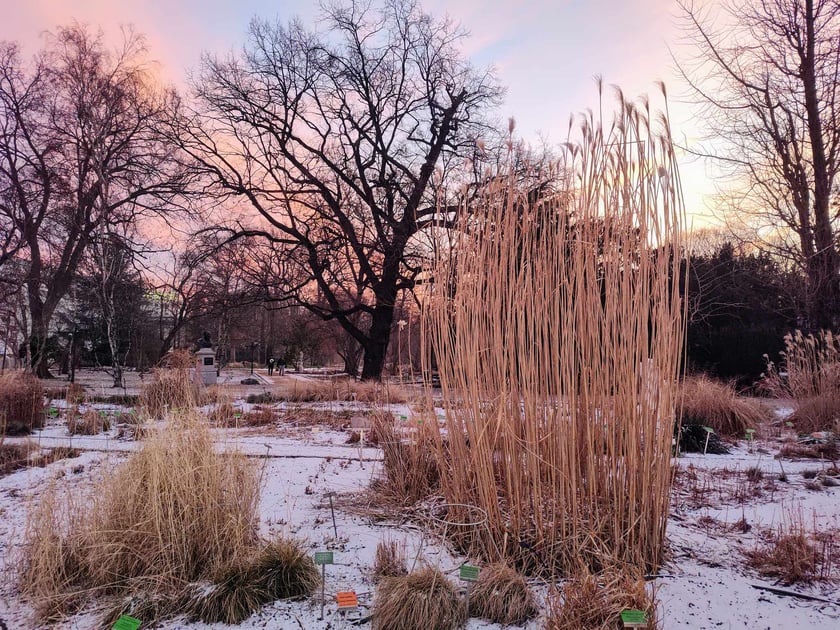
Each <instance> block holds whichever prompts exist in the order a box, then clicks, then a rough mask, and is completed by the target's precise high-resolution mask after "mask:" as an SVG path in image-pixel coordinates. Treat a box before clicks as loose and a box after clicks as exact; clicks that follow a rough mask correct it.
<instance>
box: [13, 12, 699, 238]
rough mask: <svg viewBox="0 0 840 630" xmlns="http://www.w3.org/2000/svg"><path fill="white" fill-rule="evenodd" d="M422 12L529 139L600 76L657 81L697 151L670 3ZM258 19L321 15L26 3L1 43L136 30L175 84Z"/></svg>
mask: <svg viewBox="0 0 840 630" xmlns="http://www.w3.org/2000/svg"><path fill="white" fill-rule="evenodd" d="M423 6H424V8H425V9H426V10H427V11H429V12H431V13H432V14H434V15H442V14H443V13H448V14H449V15H450V16H451V17H452V18H454V19H455V20H456V21H458V22H460V23H461V24H462V25H463V26H464V27H465V28H466V29H467V30H468V31H469V32H470V38H469V39H468V40H467V41H466V42H465V52H466V53H467V54H468V55H469V56H470V58H471V59H472V60H473V61H474V63H476V65H493V66H495V68H496V70H497V75H498V77H499V79H500V81H501V82H502V84H503V85H506V86H507V88H508V96H507V100H506V102H505V103H504V105H503V106H502V109H501V111H500V112H499V113H500V115H501V116H502V118H506V117H508V116H514V117H515V118H516V120H517V132H518V133H519V134H520V135H521V136H522V137H524V138H525V139H526V140H529V141H537V140H538V139H539V138H540V137H541V136H542V137H545V138H547V139H548V141H549V142H552V141H560V140H561V139H562V138H563V136H564V135H565V130H566V126H567V123H568V119H569V115H570V114H571V113H576V112H580V111H582V110H583V109H585V108H586V107H590V106H593V105H594V104H595V102H596V98H595V88H594V82H593V77H594V76H595V75H602V76H603V77H604V80H605V81H606V83H608V84H613V83H615V84H618V85H620V86H621V87H622V88H623V89H624V91H625V93H626V94H627V95H630V96H635V95H639V94H643V93H650V94H651V95H653V94H655V93H656V91H657V90H656V87H655V85H654V83H655V82H656V81H657V80H660V79H661V80H664V81H665V83H666V84H667V85H668V87H669V92H670V95H671V99H672V100H671V109H672V114H673V116H672V118H673V120H672V123H673V126H674V131H675V135H676V137H677V138H682V139H685V140H686V141H687V142H688V143H689V144H690V143H692V142H694V141H695V136H696V135H697V131H696V130H695V129H694V126H693V124H692V123H691V114H690V111H689V109H688V108H687V107H686V106H683V105H681V104H680V103H679V102H677V100H678V97H679V94H680V93H681V92H684V90H685V88H684V86H683V85H682V84H681V82H680V80H679V79H678V77H677V75H676V72H675V70H674V68H673V62H672V61H671V58H670V54H669V51H668V46H669V45H670V46H672V47H675V46H677V44H678V42H679V40H680V33H679V29H678V27H677V24H676V19H675V14H676V10H677V7H676V1H675V0H525V1H522V2H511V1H510V0H481V1H479V0H449V1H447V0H425V1H424V2H423ZM255 15H259V16H261V17H266V18H274V17H279V18H280V19H281V20H286V19H289V18H291V17H293V16H295V15H298V16H300V17H301V18H303V19H304V21H306V22H314V20H315V19H316V18H317V15H318V6H317V2H313V1H308V0H284V1H280V2H277V1H276V0H275V1H274V2H268V1H267V0H237V1H236V2H232V1H230V0H227V1H225V0H120V1H119V2H114V0H22V1H18V2H13V3H12V2H10V3H7V6H6V7H4V10H3V20H2V21H0V39H5V40H14V41H19V42H21V44H22V45H23V46H24V48H25V50H26V52H35V51H36V50H37V48H38V46H39V44H40V41H39V37H40V36H41V34H42V33H43V32H44V31H47V30H50V29H52V28H54V27H55V26H57V25H61V24H67V23H69V22H71V21H72V20H74V19H75V20H77V21H79V22H82V23H87V24H90V25H97V26H100V27H101V28H102V29H103V30H104V31H105V33H106V35H108V36H117V35H118V33H119V28H120V26H122V25H126V24H132V25H133V26H134V27H135V28H136V30H138V31H139V32H141V33H144V34H145V35H146V36H147V39H148V42H149V47H150V52H151V57H152V58H153V59H155V60H157V61H158V62H159V63H160V70H161V73H162V75H163V77H164V78H166V79H167V80H169V81H172V82H174V83H176V84H182V83H183V82H184V81H185V79H186V77H187V75H188V72H189V70H190V69H192V68H195V67H196V66H197V65H198V62H199V59H200V55H201V53H202V52H206V51H210V52H225V51H228V50H231V49H234V48H238V47H239V46H241V45H242V42H243V41H244V36H245V33H246V30H247V28H248V22H249V21H250V19H251V18H252V17H253V16H255ZM654 103H658V101H657V100H655V99H654ZM682 170H683V179H684V181H685V185H686V202H687V204H688V207H689V210H690V211H691V213H692V214H693V215H694V216H695V217H697V218H696V219H695V222H701V221H703V219H702V217H703V215H705V214H707V212H706V209H705V205H706V198H707V197H708V196H709V195H710V194H711V193H712V192H713V186H712V185H711V184H710V182H709V181H708V179H707V178H706V177H705V174H704V166H703V165H702V164H700V163H698V162H696V161H689V160H685V161H684V163H683V168H682Z"/></svg>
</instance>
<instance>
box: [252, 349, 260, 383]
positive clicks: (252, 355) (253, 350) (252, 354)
mask: <svg viewBox="0 0 840 630" xmlns="http://www.w3.org/2000/svg"><path fill="white" fill-rule="evenodd" d="M258 345H260V342H259V341H252V342H251V375H252V376H253V374H254V350H255V349H256V347H257V346H258Z"/></svg>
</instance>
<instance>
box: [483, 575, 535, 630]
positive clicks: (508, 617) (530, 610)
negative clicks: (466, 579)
mask: <svg viewBox="0 0 840 630" xmlns="http://www.w3.org/2000/svg"><path fill="white" fill-rule="evenodd" d="M538 612H539V608H538V607H537V602H536V600H535V599H534V594H533V593H532V592H531V589H530V588H529V587H528V583H527V582H526V581H525V578H524V577H522V575H520V574H519V573H518V572H517V571H516V569H513V568H511V567H510V566H508V565H505V564H502V563H494V564H488V565H487V566H484V567H481V573H479V576H478V581H477V582H476V583H475V585H474V586H473V588H472V591H471V593H470V615H471V616H474V617H482V618H483V619H487V620H489V621H492V622H494V623H500V624H502V625H506V626H509V625H520V624H523V623H525V622H526V621H528V619H531V618H532V617H534V616H536V614H537V613H538Z"/></svg>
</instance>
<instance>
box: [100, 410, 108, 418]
mask: <svg viewBox="0 0 840 630" xmlns="http://www.w3.org/2000/svg"><path fill="white" fill-rule="evenodd" d="M107 415H108V414H107V413H105V412H104V411H100V412H99V417H100V418H104V417H105V416H107Z"/></svg>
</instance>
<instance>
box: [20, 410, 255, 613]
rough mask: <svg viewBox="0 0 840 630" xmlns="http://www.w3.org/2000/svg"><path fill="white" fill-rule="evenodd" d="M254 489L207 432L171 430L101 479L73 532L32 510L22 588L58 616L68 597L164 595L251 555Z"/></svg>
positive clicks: (195, 425) (181, 425) (244, 467)
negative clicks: (141, 592) (143, 591)
mask: <svg viewBox="0 0 840 630" xmlns="http://www.w3.org/2000/svg"><path fill="white" fill-rule="evenodd" d="M258 480H259V474H258V470H257V467H256V464H254V463H253V462H251V461H249V460H248V459H247V458H245V457H244V456H243V455H240V454H235V453H224V454H222V453H219V452H217V450H216V449H215V448H214V446H213V440H212V437H211V435H210V431H209V428H208V427H207V426H206V424H205V423H201V422H199V421H197V420H196V419H194V418H190V417H186V418H182V419H180V421H178V422H173V423H172V426H171V427H170V428H169V429H167V430H164V431H161V432H159V433H157V434H154V435H152V436H151V437H150V438H149V439H148V440H147V441H146V443H145V444H144V446H143V448H142V449H141V450H140V451H138V452H137V453H134V454H132V455H131V456H130V457H129V458H128V460H126V461H125V462H124V463H122V464H120V465H119V466H118V467H117V468H116V469H115V470H113V471H111V472H109V473H108V474H107V475H105V476H103V478H102V480H101V481H100V482H99V483H98V484H97V485H96V487H95V488H94V489H93V491H92V492H91V495H90V497H89V498H88V499H87V501H86V502H85V503H84V504H83V505H84V506H85V507H84V508H83V509H79V510H74V511H73V512H72V514H73V522H72V523H70V524H68V523H67V522H66V521H65V522H59V521H56V520H55V519H51V520H50V519H46V517H45V516H43V512H44V510H47V511H48V512H50V513H56V514H57V513H58V512H57V511H56V510H55V509H54V506H49V505H47V507H44V506H42V507H41V508H39V510H37V511H36V515H35V517H34V519H33V520H32V521H31V522H30V526H29V530H28V535H27V544H26V548H25V557H24V561H23V571H22V579H21V588H22V590H23V592H24V593H25V594H27V595H29V596H30V597H31V598H32V599H33V601H35V602H36V605H37V604H38V603H39V602H41V601H44V602H48V603H57V604H60V605H58V606H55V605H51V606H50V608H52V609H56V611H57V612H58V611H60V608H61V605H63V604H61V603H62V602H63V601H65V599H66V598H67V597H68V595H69V594H70V593H72V592H80V591H86V592H89V593H92V594H95V593H101V592H107V593H108V594H113V595H126V596H128V595H131V591H132V589H134V588H136V587H137V584H142V585H143V588H144V589H148V588H150V586H149V585H152V587H153V590H154V591H155V592H158V593H161V594H167V593H175V592H179V591H180V590H181V589H182V588H183V586H184V585H185V584H187V583H189V582H194V581H200V580H206V579H208V577H209V576H210V575H212V574H213V572H214V571H216V570H218V568H219V567H221V566H226V565H229V564H231V563H234V562H235V561H237V560H238V559H240V558H243V557H247V556H248V555H249V554H251V553H252V552H253V550H254V549H255V548H256V547H257V545H258V539H257V535H256V529H257V524H258V517H257V511H256V506H257V502H258V497H259V481H258ZM39 515H40V516H39ZM45 541H46V542H45ZM47 543H49V544H47ZM70 565H72V566H73V567H74V570H72V571H70V570H68V569H67V567H68V566H70ZM49 574H53V575H55V576H57V577H56V578H55V579H54V578H48V577H46V576H47V575H49ZM39 576H44V577H39ZM45 580H46V582H45Z"/></svg>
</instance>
